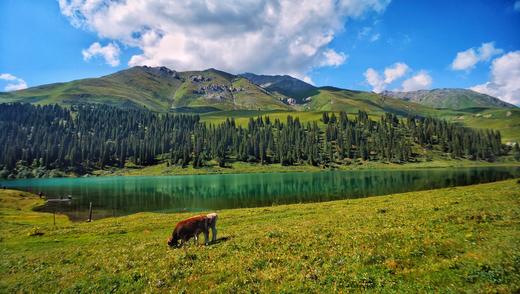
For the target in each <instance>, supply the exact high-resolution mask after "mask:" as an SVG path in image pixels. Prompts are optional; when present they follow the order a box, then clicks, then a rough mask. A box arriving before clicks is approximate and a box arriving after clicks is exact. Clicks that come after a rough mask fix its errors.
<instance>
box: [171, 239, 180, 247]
mask: <svg viewBox="0 0 520 294" xmlns="http://www.w3.org/2000/svg"><path fill="white" fill-rule="evenodd" d="M178 243H179V240H178V239H177V238H176V237H169V238H168V246H170V247H179V244H178Z"/></svg>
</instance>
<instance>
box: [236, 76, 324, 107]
mask: <svg viewBox="0 0 520 294" xmlns="http://www.w3.org/2000/svg"><path fill="white" fill-rule="evenodd" d="M240 76H242V77H244V78H246V79H248V80H249V81H251V82H252V83H254V84H256V85H258V86H260V87H262V88H264V89H266V90H268V91H270V92H275V93H279V94H281V95H284V96H286V97H287V98H293V99H295V100H296V101H295V102H296V103H299V104H302V103H305V98H307V97H310V96H314V95H316V94H318V88H316V87H314V86H313V85H311V84H308V83H306V82H304V81H302V80H299V79H296V78H293V77H291V76H288V75H283V76H281V75H257V74H253V73H244V74H241V75H240Z"/></svg>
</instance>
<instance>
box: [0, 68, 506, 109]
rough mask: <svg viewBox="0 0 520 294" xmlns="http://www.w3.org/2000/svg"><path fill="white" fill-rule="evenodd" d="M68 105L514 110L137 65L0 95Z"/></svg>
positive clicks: (478, 99) (443, 92)
mask: <svg viewBox="0 0 520 294" xmlns="http://www.w3.org/2000/svg"><path fill="white" fill-rule="evenodd" d="M5 102H28V103H33V104H54V103H57V104H60V105H74V104H83V103H102V104H108V105H112V106H117V107H120V108H146V109H150V110H153V111H159V112H166V111H175V112H192V113H193V112H196V113H206V112H215V113H216V112H222V111H236V110H247V111H302V110H303V111H314V112H320V111H346V112H348V113H356V112H357V111H358V110H363V111H365V112H367V113H369V114H371V115H381V114H383V113H385V112H390V113H394V114H398V115H410V114H411V115H421V116H439V115H452V114H453V113H451V112H453V111H452V110H451V109H445V110H436V109H435V108H452V109H465V108H470V107H481V108H497V107H508V109H509V108H511V107H514V106H513V105H510V104H507V103H505V102H502V101H500V100H498V99H496V98H494V97H491V96H488V95H484V94H479V93H476V92H473V91H470V90H462V89H439V90H431V91H416V92H407V93H402V92H384V93H383V94H382V95H379V94H375V93H372V92H365V91H353V90H346V89H341V88H336V87H315V86H313V85H310V84H308V83H305V82H304V81H301V80H298V79H296V78H293V77H291V76H287V75H283V76H281V75H278V76H268V75H256V74H252V73H246V74H242V75H233V74H230V73H226V72H223V71H219V70H216V69H207V70H203V71H186V72H178V71H175V70H171V69H169V68H166V67H148V66H136V67H132V68H129V69H126V70H122V71H119V72H116V73H113V74H110V75H107V76H103V77H99V78H89V79H82V80H76V81H71V82H66V83H55V84H49V85H42V86H37V87H32V88H28V89H25V90H20V91H14V92H7V93H0V103H5Z"/></svg>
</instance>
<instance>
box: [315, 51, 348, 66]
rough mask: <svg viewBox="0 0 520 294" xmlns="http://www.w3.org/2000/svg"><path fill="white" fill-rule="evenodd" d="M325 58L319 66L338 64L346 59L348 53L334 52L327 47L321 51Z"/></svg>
mask: <svg viewBox="0 0 520 294" xmlns="http://www.w3.org/2000/svg"><path fill="white" fill-rule="evenodd" d="M323 55H324V57H325V59H323V62H322V63H321V66H340V65H342V64H343V63H344V62H345V60H347V58H348V55H346V54H345V53H343V52H340V53H338V52H336V51H334V50H332V49H327V50H325V51H324V52H323Z"/></svg>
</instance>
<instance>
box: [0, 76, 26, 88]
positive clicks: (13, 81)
mask: <svg viewBox="0 0 520 294" xmlns="http://www.w3.org/2000/svg"><path fill="white" fill-rule="evenodd" d="M0 80H4V81H9V82H8V83H7V85H6V86H5V87H4V91H7V92H10V91H16V90H23V89H27V83H26V82H25V81H24V80H23V79H20V78H18V77H16V76H14V75H12V74H10V73H3V74H0Z"/></svg>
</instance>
